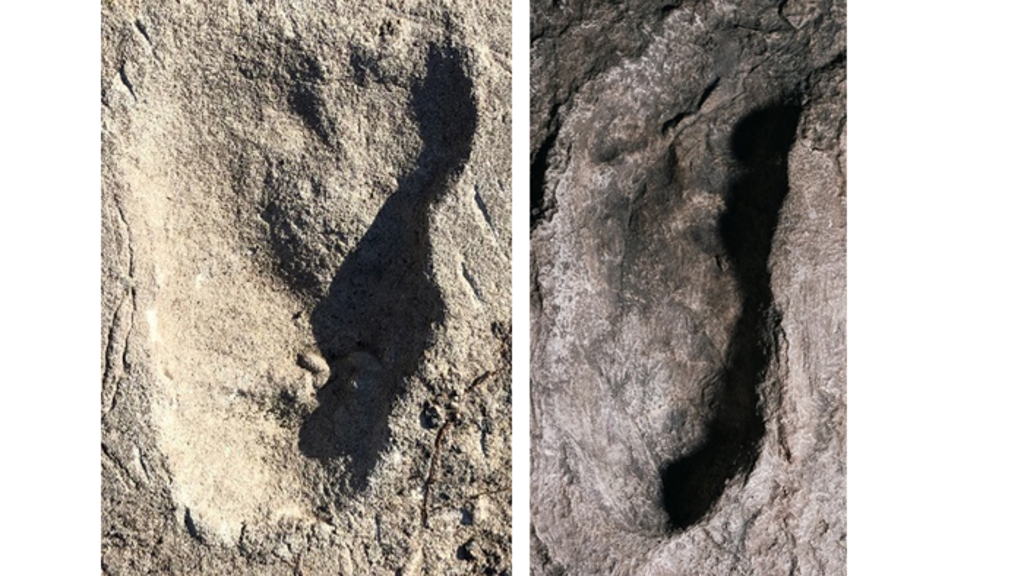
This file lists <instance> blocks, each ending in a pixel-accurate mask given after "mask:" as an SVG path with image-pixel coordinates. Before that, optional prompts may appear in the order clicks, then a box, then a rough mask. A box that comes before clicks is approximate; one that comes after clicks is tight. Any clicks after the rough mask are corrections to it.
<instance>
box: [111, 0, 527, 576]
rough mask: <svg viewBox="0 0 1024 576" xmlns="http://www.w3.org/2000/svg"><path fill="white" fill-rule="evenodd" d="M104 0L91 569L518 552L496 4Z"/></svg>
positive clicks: (495, 561) (435, 562) (505, 151)
mask: <svg viewBox="0 0 1024 576" xmlns="http://www.w3.org/2000/svg"><path fill="white" fill-rule="evenodd" d="M374 4H376V5H368V3H345V2H327V1H314V2H302V3H294V2H265V1H261V0H256V1H253V0H248V1H245V2H240V1H235V2H227V3H204V2H194V1H184V2H175V3H167V2H148V1H141V0H140V1H128V0H125V1H114V0H112V1H105V2H104V3H103V6H102V19H103V31H102V33H103V46H102V106H103V109H102V122H103V124H102V143H103V164H102V188H103V195H102V204H103V211H102V227H103V228H102V251H103V270H102V304H103V306H102V309H103V317H102V325H103V334H102V350H103V386H102V432H103V446H102V479H103V480H102V502H103V508H102V563H103V571H104V573H106V574H125V575H128V574H131V575H136V574H232V575H235V574H275V575H280V574H304V575H314V574H332V575H334V574H339V573H340V574H384V573H387V574H395V573H400V574H463V573H464V574H483V573H488V574H501V573H506V574H507V573H509V572H510V546H509V545H510V503H511V493H510V482H511V475H510V462H511V454H510V450H509V441H510V431H511V421H510V399H511V379H510V366H509V360H510V339H511V313H510V305H511V299H510V293H509V286H510V277H509V274H510V241H511V229H510V204H511V198H510V188H509V183H510V149H509V145H508V142H509V140H510V136H509V135H510V114H509V108H510V28H511V25H510V15H509V14H510V6H509V4H508V2H501V1H499V2H475V3H465V4H460V5H449V3H445V2H439V1H433V0H423V1H408V2H406V1H402V0H398V1H394V2H386V3H383V2H382V3H374Z"/></svg>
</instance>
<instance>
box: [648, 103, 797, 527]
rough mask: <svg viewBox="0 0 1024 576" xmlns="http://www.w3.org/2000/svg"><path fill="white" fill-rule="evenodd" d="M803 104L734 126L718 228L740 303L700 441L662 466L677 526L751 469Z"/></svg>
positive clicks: (666, 500) (760, 432)
mask: <svg viewBox="0 0 1024 576" xmlns="http://www.w3.org/2000/svg"><path fill="white" fill-rule="evenodd" d="M800 113H801V109H800V108H799V107H798V106H795V105H779V106H773V107H769V108H765V109H762V110H758V111H756V112H753V113H751V114H749V115H748V116H746V117H744V118H743V119H742V120H741V121H740V122H739V123H738V124H737V126H736V129H735V130H734V132H733V134H732V140H731V146H732V153H733V156H734V158H735V160H736V161H737V162H738V164H739V174H738V177H737V178H736V179H735V180H734V181H733V183H732V184H731V185H730V187H729V190H728V193H727V195H726V209H725V212H724V213H723V215H722V217H721V219H720V220H719V222H718V233H719V234H720V236H721V239H722V244H723V245H724V247H725V251H726V257H727V259H728V261H729V263H730V265H731V269H732V271H733V273H734V274H735V278H736V282H737V286H738V289H739V291H740V297H741V298H742V309H741V312H740V317H739V320H738V321H737V323H736V326H735V327H734V329H733V332H732V337H731V339H730V343H729V349H728V352H727V356H726V364H725V367H724V370H723V371H722V373H721V374H720V376H719V379H718V384H717V386H718V388H717V390H716V397H715V398H714V400H713V404H712V411H713V412H712V413H713V416H712V418H711V420H710V422H708V423H707V429H706V436H705V439H704V442H703V443H702V444H701V446H700V447H699V448H698V449H697V450H696V451H694V452H693V453H691V454H688V455H686V456H683V457H682V458H679V459H677V460H675V461H673V462H670V463H669V464H668V465H666V466H665V467H664V468H663V469H662V471H661V482H662V497H663V504H664V507H665V510H666V512H668V515H669V527H670V529H672V530H682V529H685V528H687V527H689V526H691V525H693V524H694V523H696V522H697V521H698V520H700V519H701V518H702V517H703V516H704V515H705V514H706V513H707V512H708V511H709V510H710V509H711V507H712V506H713V505H714V504H715V502H716V501H717V500H718V498H719V497H720V496H721V495H722V493H723V491H724V490H725V486H726V484H727V483H728V481H729V479H731V478H733V477H735V476H736V475H737V474H747V473H749V472H750V470H751V469H752V468H753V466H754V464H755V462H756V460H757V450H758V447H759V444H760V442H761V439H762V437H763V436H764V431H765V423H764V417H763V415H762V414H761V411H760V408H759V406H758V385H759V384H760V382H761V380H762V378H763V377H764V373H765V370H766V369H767V368H768V364H769V362H770V360H771V357H772V355H773V354H774V350H775V332H776V328H777V325H778V318H777V313H776V311H775V306H774V303H773V300H772V292H771V286H770V273H769V270H768V257H769V255H770V253H771V246H772V237H773V236H774V234H775V228H776V226H777V224H778V219H779V210H780V209H781V208H782V203H783V201H784V200H785V198H786V194H787V193H788V192H789V181H788V177H787V169H788V156H789V150H790V148H791V147H792V145H793V140H794V137H795V135H796V128H797V123H798V121H799V119H800Z"/></svg>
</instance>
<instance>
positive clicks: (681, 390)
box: [530, 0, 846, 575]
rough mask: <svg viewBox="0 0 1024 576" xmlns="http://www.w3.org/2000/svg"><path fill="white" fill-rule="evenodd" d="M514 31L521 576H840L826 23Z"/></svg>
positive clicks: (706, 10) (738, 5) (799, 8)
mask: <svg viewBox="0 0 1024 576" xmlns="http://www.w3.org/2000/svg"><path fill="white" fill-rule="evenodd" d="M532 10H533V12H532V19H533V33H532V45H531V71H532V74H533V78H534V81H533V93H532V101H531V112H532V116H531V136H532V139H531V178H530V179H531V214H532V221H531V246H532V259H531V274H532V290H531V331H532V340H531V347H532V350H531V353H532V357H531V411H532V412H531V437H532V445H531V461H532V469H531V493H532V496H531V527H532V541H531V548H532V550H531V568H532V572H533V573H535V574H649V575H655V574H659V575H660V574H664V575H677V574H842V573H845V563H846V551H845V546H846V492H845V490H846V489H845V486H846V471H845V451H846V438H845V427H846V411H845V402H846V401H845V390H846V378H845V357H846V351H845V317H846V306H845V283H846V281H845V251H846V248H845V242H846V237H845V213H846V209H845V202H846V184H845V150H846V127H845V121H846V103H845V92H846V60H845V6H844V5H843V4H842V3H841V2H831V1H828V0H826V1H823V2H794V1H786V2H708V3H698V2H682V3H678V2H676V3H671V4H669V5H665V4H664V3H644V2H636V3H631V4H630V5H629V6H625V5H622V4H614V5H612V4H609V5H607V6H605V5H598V4H585V5H584V4H581V3H573V2H557V3H546V2H534V3H533V5H532Z"/></svg>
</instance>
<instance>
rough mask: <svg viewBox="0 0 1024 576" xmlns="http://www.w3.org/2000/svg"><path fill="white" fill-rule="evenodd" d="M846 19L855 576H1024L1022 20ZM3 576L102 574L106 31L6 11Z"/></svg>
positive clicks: (519, 569)
mask: <svg viewBox="0 0 1024 576" xmlns="http://www.w3.org/2000/svg"><path fill="white" fill-rule="evenodd" d="M899 4H900V6H899V7H897V3H896V2H868V1H866V0H854V1H852V2H851V6H850V10H849V15H850V18H849V45H850V52H849V60H848V62H849V103H850V107H849V169H850V172H849V311H850V317H849V344H850V346H849V398H848V399H849V422H850V430H849V453H848V463H849V495H848V496H849V539H848V543H849V572H850V573H851V574H864V575H877V574H898V575H903V574H958V575H959V574H996V573H1010V572H1015V571H1020V570H1021V567H1020V566H1021V561H1020V560H1019V554H1018V552H1017V551H1018V549H1019V546H1020V542H1021V541H1022V539H1024V538H1022V536H1024V530H1022V529H1021V518H1022V517H1024V496H1022V485H1024V482H1022V481H1021V474H1020V473H1019V472H1018V459H1019V458H1020V457H1021V455H1022V448H1021V446H1022V440H1024V428H1022V424H1021V423H1022V422H1024V418H1022V405H1024V392H1022V388H1024V376H1022V374H1024V372H1022V369H1021V365H1022V362H1024V361H1022V358H1024V356H1022V354H1021V347H1022V345H1024V337H1022V335H1021V328H1022V326H1024V314H1022V307H1021V298H1022V292H1024V290H1022V288H1024V285H1022V282H1021V279H1020V278H1021V268H1022V263H1024V255H1022V252H1024V238H1022V233H1021V230H1022V229H1024V226H1022V223H1021V222H1020V218H1021V209H1022V207H1024V202H1022V200H1021V196H1022V195H1024V184H1022V179H1021V175H1020V166H1021V164H1022V162H1021V158H1020V156H1021V154H1022V152H1024V145H1022V143H1021V140H1020V139H1021V136H1022V133H1024V119H1022V113H1021V109H1022V104H1021V100H1022V98H1021V97H1022V90H1021V88H1020V86H1021V83H1020V80H1021V70H1022V60H1024V49H1022V47H1021V36H1022V34H1021V32H1020V27H1021V25H1022V23H1024V21H1022V19H1021V15H1022V14H1021V10H1020V9H1018V8H1016V7H1015V6H1016V3H1013V2H996V1H994V0H988V1H976V2H966V3H965V2H960V3H951V2H935V1H931V2H923V1H919V2H902V3H899ZM528 9H529V4H528V2H525V1H522V2H520V1H518V0H517V1H516V3H515V8H514V10H515V12H514V19H513V22H514V32H513V33H514V36H515V41H514V49H513V56H514V76H515V84H514V86H515V88H514V94H513V118H514V128H513V146H514V150H515V160H514V164H513V172H514V176H513V190H514V193H513V194H514V196H513V198H514V204H513V214H514V218H515V231H516V234H515V239H514V240H513V257H514V262H513V271H514V279H513V293H514V303H515V309H514V314H513V315H514V325H515V332H514V334H515V337H514V360H513V378H514V383H513V389H514V393H513V403H514V418H515V425H514V432H513V448H514V459H513V467H514V490H513V492H514V517H515V520H514V524H513V534H514V538H513V542H514V543H513V556H514V571H515V574H517V575H518V574H527V573H528V563H529V548H528V546H529V525H528V511H529V508H528V497H529V452H528V450H529V447H528V442H529V436H528V428H527V427H528V423H529V404H528V396H527V392H528V389H529V378H528V357H527V355H528V350H529V347H528V334H529V331H528V321H529V319H528V280H527V277H528V262H527V251H528V246H529V244H528V238H527V235H528V230H529V224H528V211H529V207H528V201H529V191H528V181H529V174H528V172H529V166H528V162H529V160H528V145H527V143H528V114H529V107H528V98H529V84H528V82H529V80H528V77H527V75H528V72H529V66H528V51H529V45H528V42H529V41H528V22H529V19H528V14H527V10H528ZM0 48H2V50H0V58H2V66H0V77H2V79H3V83H2V89H0V99H2V100H0V102H2V105H0V114H2V121H0V134H2V143H3V150H2V155H0V193H2V199H3V212H2V214H3V219H2V221H0V250H2V253H0V270H2V272H0V274H2V276H0V277H2V281H0V288H2V298H0V302H2V307H3V308H2V315H0V320H2V323H0V326H2V330H3V332H2V338H3V341H2V346H0V353H2V358H3V360H4V362H3V371H2V376H0V391H2V396H0V430H2V435H0V441H2V443H3V445H2V452H0V470H2V473H0V506H2V508H0V511H2V515H0V519H2V521H0V546H2V548H0V549H2V550H3V557H2V558H0V572H2V573H6V574H83V573H87V574H95V573H96V572H97V571H98V570H99V560H100V558H99V556H100V448H99V444H100V428H99V414H100V400H99V393H100V386H99V383H100V369H101V363H100V358H101V350H100V324H99V319H100V309H99V306H100V297H99V295H100V292H99V279H100V274H99V271H100V238H99V231H100V226H99V225H100V203H99V197H100V180H99V166H100V128H99V127H100V103H99V77H100V66H99V64H100V14H99V3H97V2H66V3H64V6H62V7H57V6H56V5H55V3H30V2H15V3H9V5H7V6H5V8H4V11H3V14H2V16H0Z"/></svg>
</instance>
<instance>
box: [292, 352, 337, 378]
mask: <svg viewBox="0 0 1024 576" xmlns="http://www.w3.org/2000/svg"><path fill="white" fill-rule="evenodd" d="M299 366H301V367H303V368H305V369H306V370H309V371H310V372H312V373H313V374H317V375H321V374H326V373H328V372H330V370H331V367H330V366H328V365H327V361H326V360H324V357H323V356H321V355H319V354H317V353H315V352H303V353H301V354H299Z"/></svg>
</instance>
